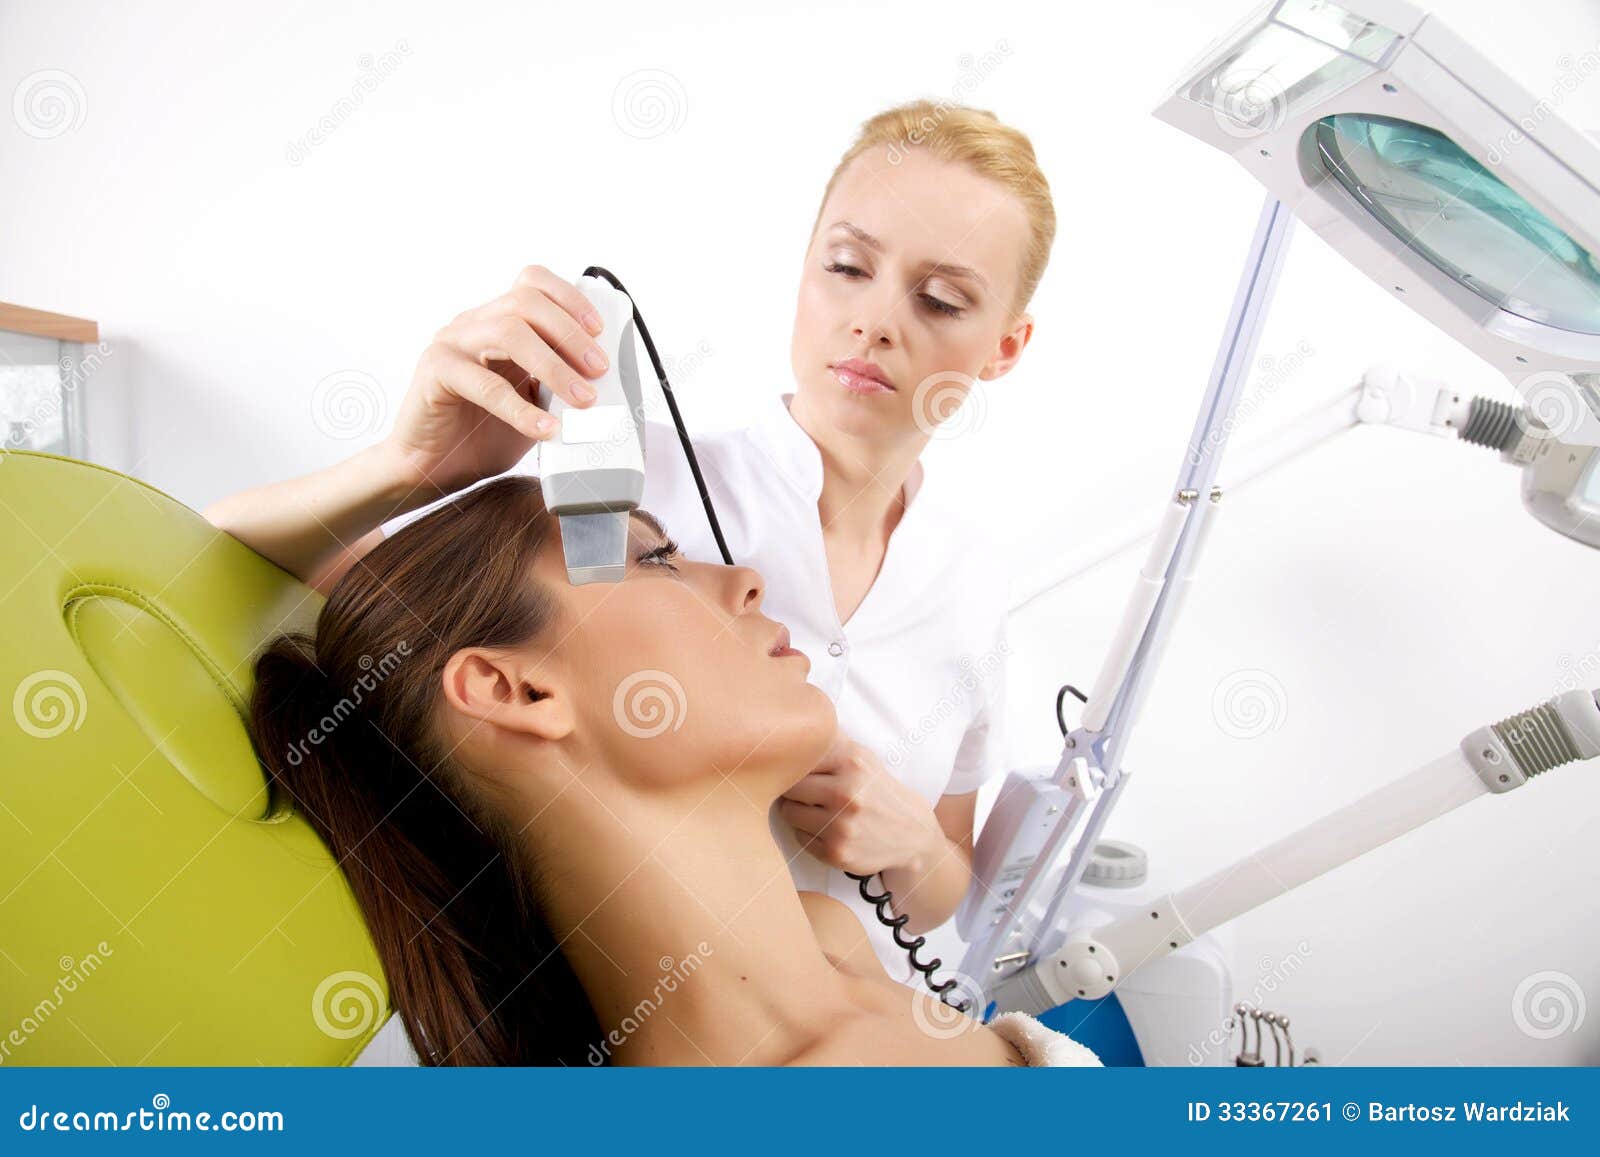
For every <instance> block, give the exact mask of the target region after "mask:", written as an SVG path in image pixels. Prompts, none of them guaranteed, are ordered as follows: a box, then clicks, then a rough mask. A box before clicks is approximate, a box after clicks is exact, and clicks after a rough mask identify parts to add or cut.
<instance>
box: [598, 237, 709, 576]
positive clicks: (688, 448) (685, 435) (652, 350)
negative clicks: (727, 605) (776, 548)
mask: <svg viewBox="0 0 1600 1157" xmlns="http://www.w3.org/2000/svg"><path fill="white" fill-rule="evenodd" d="M583 275H584V276H585V277H603V278H605V279H606V280H607V281H609V282H610V283H611V284H612V285H613V286H614V287H615V288H616V289H617V291H618V292H619V293H622V294H623V295H625V296H626V297H627V299H628V303H629V304H630V305H632V306H633V324H634V325H636V326H638V327H639V336H640V337H642V338H643V339H644V348H645V351H646V352H647V353H648V354H649V355H650V365H651V367H652V368H653V369H654V370H655V371H656V381H658V382H660V383H661V393H662V395H663V396H664V397H665V398H666V399H667V409H668V410H670V411H672V424H673V425H674V426H675V427H677V430H678V441H679V442H681V443H682V444H683V453H684V455H685V456H686V457H687V458H688V459H689V473H691V474H693V475H694V484H695V488H696V489H697V490H699V491H700V504H701V505H702V506H704V507H705V508H706V517H707V518H708V519H710V520H711V534H712V537H714V538H715V539H716V540H717V549H718V550H720V551H721V552H722V561H723V563H724V564H726V565H727V566H732V565H733V555H731V554H729V553H728V543H727V540H726V539H724V538H723V537H722V524H721V523H720V522H718V521H717V512H716V509H715V508H714V507H713V506H712V505H711V495H710V494H709V493H707V491H706V480H705V478H704V477H703V476H702V475H701V473H700V459H698V458H696V457H695V456H694V446H693V445H692V444H691V443H690V441H689V431H688V430H686V429H684V426H683V415H682V414H680V413H678V399H677V398H676V397H674V396H673V393H672V383H671V382H669V381H667V371H666V370H665V369H663V368H662V366H661V355H660V354H658V353H656V343H655V342H653V341H651V340H650V327H649V326H647V325H645V323H644V317H643V315H642V314H640V313H639V306H638V304H637V303H636V302H635V301H634V300H633V294H631V293H629V292H628V290H627V287H626V286H624V285H623V284H622V282H621V281H619V280H617V275H616V274H614V273H612V272H611V271H610V270H609V269H605V268H602V267H601V266H599V265H591V266H589V268H587V269H585V270H584V271H583ZM643 404H644V403H643V399H640V405H641V406H643ZM635 417H636V418H637V419H638V420H639V421H640V422H643V421H644V415H643V414H636V415H635Z"/></svg>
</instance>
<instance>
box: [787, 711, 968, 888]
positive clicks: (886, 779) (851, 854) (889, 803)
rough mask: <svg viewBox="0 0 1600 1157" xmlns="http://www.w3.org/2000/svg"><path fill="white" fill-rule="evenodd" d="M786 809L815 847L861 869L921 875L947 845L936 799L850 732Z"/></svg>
mask: <svg viewBox="0 0 1600 1157" xmlns="http://www.w3.org/2000/svg"><path fill="white" fill-rule="evenodd" d="M778 807H779V810H780V812H781V813H782V815H783V818H784V819H786V820H788V821H789V822H790V823H791V824H793V825H794V827H795V830H796V831H797V832H799V834H800V841H801V845H802V846H803V847H804V848H805V849H806V850H807V851H808V852H810V853H811V854H812V855H814V856H816V857H817V858H818V859H819V860H822V861H823V862H824V863H826V864H829V865H830V866H832V867H835V868H842V869H843V870H844V871H847V872H855V873H857V874H859V875H867V874H869V873H872V872H882V871H885V870H889V869H893V868H906V869H909V870H910V871H912V872H914V873H916V874H917V875H919V876H920V875H921V874H922V873H923V872H924V871H925V870H926V867H927V864H928V861H929V860H930V859H931V858H933V857H936V856H940V855H942V854H943V853H944V850H945V848H946V846H947V841H946V839H945V835H944V832H943V830H942V829H941V828H940V826H939V821H938V818H937V817H936V816H935V815H934V811H933V807H932V805H931V804H929V803H928V801H927V800H925V799H923V798H922V796H920V795H918V794H917V793H916V792H915V791H913V790H911V788H909V787H907V786H906V785H905V784H903V783H901V782H900V781H899V780H898V779H896V778H895V777H894V776H893V775H891V774H890V773H889V769H888V768H886V767H884V765H883V762H882V761H881V760H880V759H879V758H878V757H877V756H876V755H875V754H873V752H871V751H870V750H868V749H867V748H865V747H863V746H862V745H861V744H859V743H857V742H855V741H854V740H853V739H850V738H849V737H848V736H846V735H845V734H844V733H843V732H840V733H839V736H838V738H836V739H835V740H834V743H833V746H832V747H831V748H829V750H828V752H827V754H825V755H824V756H823V757H822V759H821V761H819V762H818V764H817V766H816V767H815V768H813V769H812V771H811V772H810V773H809V774H808V775H807V776H806V777H805V778H804V779H802V780H801V781H800V782H799V783H797V784H795V785H794V787H792V788H790V789H789V791H788V792H786V793H785V794H784V796H783V799H782V800H781V801H780V802H779V805H778Z"/></svg>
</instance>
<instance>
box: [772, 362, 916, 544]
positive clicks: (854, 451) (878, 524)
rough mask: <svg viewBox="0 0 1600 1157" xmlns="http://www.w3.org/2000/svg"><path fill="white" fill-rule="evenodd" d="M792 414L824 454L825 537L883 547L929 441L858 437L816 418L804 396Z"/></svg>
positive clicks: (820, 505) (820, 507)
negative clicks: (912, 473)
mask: <svg viewBox="0 0 1600 1157" xmlns="http://www.w3.org/2000/svg"><path fill="white" fill-rule="evenodd" d="M789 413H790V415H791V416H792V417H793V418H794V420H795V422H796V423H797V424H798V425H799V426H800V428H801V429H802V430H804V431H805V432H806V435H807V436H808V437H810V439H811V440H812V441H813V442H815V443H816V445H817V449H818V450H819V451H821V453H822V494H821V495H820V496H819V497H818V499H817V514H818V516H819V517H820V518H821V520H822V527H823V532H824V533H825V534H827V535H828V536H829V537H830V538H835V539H838V540H840V541H843V542H846V543H850V544H852V545H856V546H871V545H882V544H883V543H884V542H885V541H886V540H887V538H888V536H889V535H890V534H891V533H893V531H894V528H895V526H896V524H898V522H899V520H900V515H901V514H902V513H903V512H904V510H905V503H904V489H905V483H906V480H907V479H908V478H910V477H911V472H912V471H913V470H915V469H917V460H918V458H919V457H920V456H921V454H922V449H923V447H924V446H925V445H927V441H928V439H927V438H926V437H925V436H920V435H919V436H917V437H906V438H900V439H895V440H888V441H886V440H883V439H868V438H862V437H858V436H856V435H853V434H850V433H848V432H846V431H842V430H839V429H837V428H835V427H833V426H830V425H829V424H827V423H826V422H825V421H823V420H822V419H821V418H820V417H819V416H818V415H815V414H813V413H812V412H811V410H810V408H809V407H808V406H807V404H806V402H805V401H804V400H803V399H802V396H801V395H800V394H796V395H795V396H794V398H793V399H792V400H791V401H790V404H789Z"/></svg>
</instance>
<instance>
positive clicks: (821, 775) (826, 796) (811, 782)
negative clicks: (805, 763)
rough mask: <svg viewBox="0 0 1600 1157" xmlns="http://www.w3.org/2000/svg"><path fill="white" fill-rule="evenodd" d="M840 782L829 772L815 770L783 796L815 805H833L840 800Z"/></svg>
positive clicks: (796, 801) (795, 801)
mask: <svg viewBox="0 0 1600 1157" xmlns="http://www.w3.org/2000/svg"><path fill="white" fill-rule="evenodd" d="M838 794H839V789H838V784H837V783H836V782H835V777H834V776H832V775H829V774H828V773H827V772H821V771H813V772H811V773H810V774H809V775H807V776H806V777H805V778H804V779H802V780H801V781H800V782H799V783H797V784H795V785H794V786H793V787H791V788H790V789H789V790H788V791H786V792H784V793H783V798H784V799H786V800H791V801H793V802H794V803H801V804H809V805H811V806H813V807H831V806H833V805H834V804H835V803H837V802H838Z"/></svg>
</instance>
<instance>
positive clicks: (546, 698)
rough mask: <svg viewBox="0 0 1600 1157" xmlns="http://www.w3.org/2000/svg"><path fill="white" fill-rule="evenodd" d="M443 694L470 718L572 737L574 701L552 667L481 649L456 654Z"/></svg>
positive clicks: (447, 668)
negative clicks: (544, 666) (533, 664)
mask: <svg viewBox="0 0 1600 1157" xmlns="http://www.w3.org/2000/svg"><path fill="white" fill-rule="evenodd" d="M444 695H445V699H446V701H448V702H449V704H450V706H452V707H453V708H455V709H456V710H457V711H459V712H460V713H461V714H463V715H465V716H466V717H467V718H469V719H472V720H474V721H477V722H483V723H492V724H494V725H495V726H497V727H503V728H507V729H509V730H512V731H521V732H524V733H525V734H527V735H529V736H532V737H533V738H535V739H549V740H559V739H565V738H566V737H567V736H568V735H570V734H571V733H572V729H573V726H574V725H575V722H576V721H575V719H574V718H573V712H572V697H571V695H570V694H568V692H567V688H566V686H565V685H564V684H563V683H562V682H561V681H560V680H559V679H558V678H556V677H555V675H554V673H553V672H552V671H550V669H549V668H543V667H534V666H531V665H530V664H529V662H528V660H527V659H525V658H523V657H521V656H516V655H505V654H501V653H497V652H495V651H490V650H485V649H482V648H474V647H469V648H466V649H465V650H461V651H457V652H456V653H455V654H454V655H451V656H450V658H449V659H448V660H447V661H446V662H445V665H444Z"/></svg>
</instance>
